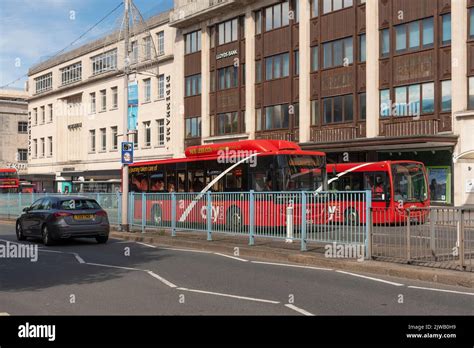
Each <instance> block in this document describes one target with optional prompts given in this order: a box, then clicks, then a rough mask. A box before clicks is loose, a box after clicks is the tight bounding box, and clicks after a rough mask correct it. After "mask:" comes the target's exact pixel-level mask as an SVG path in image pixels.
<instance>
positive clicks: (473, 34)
mask: <svg viewBox="0 0 474 348" xmlns="http://www.w3.org/2000/svg"><path fill="white" fill-rule="evenodd" d="M469 37H470V38H471V39H472V38H474V8H471V9H469Z"/></svg>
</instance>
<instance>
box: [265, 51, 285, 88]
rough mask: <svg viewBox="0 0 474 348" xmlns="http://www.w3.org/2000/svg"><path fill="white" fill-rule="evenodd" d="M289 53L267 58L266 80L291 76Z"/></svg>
mask: <svg viewBox="0 0 474 348" xmlns="http://www.w3.org/2000/svg"><path fill="white" fill-rule="evenodd" d="M289 57H290V55H289V53H283V54H278V55H276V56H272V57H267V58H265V80H267V81H268V80H274V79H279V78H282V77H288V76H289V74H290V68H289V66H290V58H289Z"/></svg>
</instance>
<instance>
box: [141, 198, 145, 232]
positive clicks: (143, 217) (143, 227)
mask: <svg viewBox="0 0 474 348" xmlns="http://www.w3.org/2000/svg"><path fill="white" fill-rule="evenodd" d="M145 226H146V195H145V192H142V233H145Z"/></svg>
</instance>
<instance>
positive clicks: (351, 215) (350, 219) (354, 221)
mask: <svg viewBox="0 0 474 348" xmlns="http://www.w3.org/2000/svg"><path fill="white" fill-rule="evenodd" d="M344 223H345V224H346V225H351V226H357V225H359V223H360V220H359V213H358V212H357V210H355V209H353V208H349V209H347V210H346V211H345V213H344Z"/></svg>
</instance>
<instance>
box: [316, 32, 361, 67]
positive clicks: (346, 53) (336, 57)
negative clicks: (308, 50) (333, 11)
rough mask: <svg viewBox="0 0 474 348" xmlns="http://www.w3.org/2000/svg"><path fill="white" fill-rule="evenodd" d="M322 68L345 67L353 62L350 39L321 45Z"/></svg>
mask: <svg viewBox="0 0 474 348" xmlns="http://www.w3.org/2000/svg"><path fill="white" fill-rule="evenodd" d="M323 52H324V68H332V67H336V66H342V65H344V66H347V65H349V64H352V63H353V61H354V57H353V46H352V37H348V38H346V39H340V40H336V41H331V42H326V43H324V44H323Z"/></svg>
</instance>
